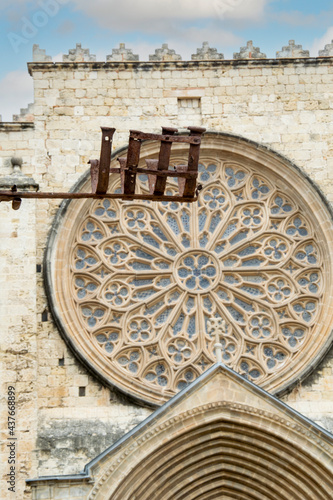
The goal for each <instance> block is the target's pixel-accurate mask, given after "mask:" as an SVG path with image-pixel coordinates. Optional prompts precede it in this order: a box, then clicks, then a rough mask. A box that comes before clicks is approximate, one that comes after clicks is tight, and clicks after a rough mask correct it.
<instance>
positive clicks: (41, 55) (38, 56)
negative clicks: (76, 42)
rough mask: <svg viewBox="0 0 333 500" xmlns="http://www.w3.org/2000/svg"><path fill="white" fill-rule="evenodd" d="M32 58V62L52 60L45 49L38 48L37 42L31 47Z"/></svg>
mask: <svg viewBox="0 0 333 500" xmlns="http://www.w3.org/2000/svg"><path fill="white" fill-rule="evenodd" d="M32 60H33V61H34V62H52V57H51V56H48V55H46V51H45V49H40V48H39V45H38V44H36V43H35V44H34V45H33V47H32Z"/></svg>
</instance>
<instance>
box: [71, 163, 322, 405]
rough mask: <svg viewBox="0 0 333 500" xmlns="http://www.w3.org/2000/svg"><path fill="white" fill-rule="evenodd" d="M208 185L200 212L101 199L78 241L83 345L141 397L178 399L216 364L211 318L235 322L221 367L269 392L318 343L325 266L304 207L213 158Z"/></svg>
mask: <svg viewBox="0 0 333 500" xmlns="http://www.w3.org/2000/svg"><path fill="white" fill-rule="evenodd" d="M139 179H140V188H141V190H142V192H145V191H146V190H147V187H148V182H147V178H146V176H144V175H141V176H139ZM199 181H200V182H201V183H202V184H203V190H202V192H201V194H200V199H199V202H198V203H197V204H179V203H175V202H168V203H167V202H164V203H159V204H157V203H152V202H146V203H136V202H122V201H118V200H117V201H116V200H106V199H105V200H98V201H96V202H94V203H93V204H91V205H89V209H88V211H87V212H86V214H85V215H84V219H83V222H82V223H81V225H80V226H79V228H78V231H77V233H76V235H75V244H74V245H73V250H72V257H71V276H72V278H71V279H72V292H73V293H72V300H73V301H74V303H75V308H76V311H77V318H78V319H79V321H80V324H81V328H83V329H84V332H85V333H84V335H86V337H87V338H88V339H89V342H90V343H91V344H92V346H94V349H97V350H98V353H99V356H101V357H102V358H103V359H104V360H105V361H106V362H107V363H108V364H109V365H110V366H111V367H112V369H113V372H117V373H118V374H119V375H120V379H121V378H123V379H127V380H133V383H135V384H137V386H139V387H140V388H141V389H142V390H143V393H144V392H145V391H147V393H148V392H149V391H151V390H154V391H160V392H161V393H162V394H163V395H166V396H167V397H170V396H172V395H173V394H175V393H176V392H177V391H179V390H180V389H182V388H184V387H185V386H186V385H187V384H189V383H190V382H192V381H193V380H194V379H195V378H197V377H198V376H199V375H200V374H201V373H202V372H203V371H204V370H206V369H207V368H208V367H209V366H210V365H212V364H213V363H214V362H215V356H214V352H213V350H214V347H213V346H214V342H215V339H214V336H213V335H211V334H209V333H208V331H209V328H208V325H207V322H208V320H209V318H210V317H216V318H222V319H223V320H225V321H226V325H227V326H226V332H225V335H224V336H223V338H222V339H221V343H222V351H223V352H222V358H223V362H224V363H226V364H227V365H228V366H230V367H231V368H233V369H235V370H236V371H238V372H239V373H241V374H242V375H243V376H244V377H246V378H248V379H250V380H252V381H254V382H255V383H259V384H262V383H263V382H266V381H267V380H269V379H270V378H272V377H274V376H276V374H277V373H279V372H280V371H283V370H284V369H288V365H290V364H291V363H293V361H294V360H295V358H297V357H298V356H299V355H300V353H301V351H302V349H303V348H304V346H306V345H307V344H308V343H309V342H310V341H311V338H312V337H313V335H314V334H315V330H316V319H317V318H318V316H319V314H320V308H321V305H320V303H321V300H320V299H321V296H322V294H323V288H324V286H323V280H324V274H323V271H322V265H323V262H322V255H321V252H320V249H319V246H318V244H317V242H316V234H315V228H314V227H313V225H312V223H311V222H310V220H308V217H307V216H306V215H304V213H303V211H302V209H301V207H299V206H298V205H297V204H296V202H295V201H294V200H292V199H290V197H289V196H287V195H286V194H285V193H283V192H280V191H277V189H276V188H275V187H274V185H273V183H271V182H270V180H269V179H268V178H266V177H265V176H264V175H258V174H257V173H256V172H255V171H252V170H251V168H250V167H244V166H243V165H238V164H236V163H233V162H224V163H222V162H216V163H213V162H212V161H204V159H203V160H202V163H201V165H200V168H199ZM113 189H114V190H115V189H117V185H116V184H114V186H113ZM176 189H177V188H176V185H175V184H174V183H173V182H172V181H171V182H170V183H169V185H168V191H169V193H174V192H175V191H176ZM143 397H144V396H143Z"/></svg>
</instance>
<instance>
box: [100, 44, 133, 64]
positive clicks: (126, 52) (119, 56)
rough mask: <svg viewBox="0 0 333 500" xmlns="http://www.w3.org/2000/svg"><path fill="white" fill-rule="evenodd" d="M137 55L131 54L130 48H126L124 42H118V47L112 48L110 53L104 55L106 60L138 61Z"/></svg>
mask: <svg viewBox="0 0 333 500" xmlns="http://www.w3.org/2000/svg"><path fill="white" fill-rule="evenodd" d="M138 60H139V56H138V55H137V54H133V51H132V49H127V48H126V47H125V44H124V43H120V44H119V49H112V54H109V55H107V56H106V61H107V62H108V61H119V62H120V61H138Z"/></svg>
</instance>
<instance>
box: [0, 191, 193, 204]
mask: <svg viewBox="0 0 333 500" xmlns="http://www.w3.org/2000/svg"><path fill="white" fill-rule="evenodd" d="M21 198H29V199H33V198H38V199H41V198H50V199H57V198H59V199H64V200H65V199H82V198H93V199H99V200H100V199H103V198H110V199H114V200H150V201H184V202H192V201H197V199H198V198H197V197H196V198H192V197H186V196H169V195H163V196H156V197H155V196H154V199H153V200H152V196H151V195H149V194H120V193H106V194H97V193H38V192H37V193H36V192H32V191H16V192H15V193H12V192H11V191H0V201H12V200H14V199H17V200H18V199H21Z"/></svg>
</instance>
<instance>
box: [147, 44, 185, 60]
mask: <svg viewBox="0 0 333 500" xmlns="http://www.w3.org/2000/svg"><path fill="white" fill-rule="evenodd" d="M181 60H182V57H181V56H180V55H179V54H176V51H175V50H173V49H169V47H168V44H167V43H163V44H162V48H160V49H156V50H155V54H153V55H150V56H149V61H181Z"/></svg>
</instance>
